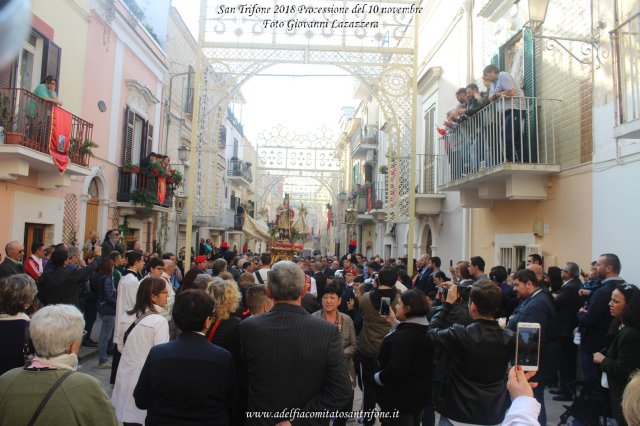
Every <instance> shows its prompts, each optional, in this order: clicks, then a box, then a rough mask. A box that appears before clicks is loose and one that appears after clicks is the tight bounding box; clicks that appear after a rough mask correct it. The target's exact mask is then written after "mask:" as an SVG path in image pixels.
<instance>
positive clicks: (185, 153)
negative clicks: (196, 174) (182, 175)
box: [178, 144, 191, 165]
mask: <svg viewBox="0 0 640 426" xmlns="http://www.w3.org/2000/svg"><path fill="white" fill-rule="evenodd" d="M190 151H191V148H189V145H184V144H183V145H180V147H178V159H179V160H180V162H181V163H182V164H183V165H184V163H186V162H187V160H189V152H190Z"/></svg>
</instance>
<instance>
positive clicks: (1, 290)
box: [0, 274, 38, 374]
mask: <svg viewBox="0 0 640 426" xmlns="http://www.w3.org/2000/svg"><path fill="white" fill-rule="evenodd" d="M36 293H38V291H37V289H36V283H35V281H34V280H33V278H31V277H30V276H29V275H27V274H16V275H11V276H9V277H7V278H4V279H1V280H0V341H1V342H2V346H0V374H4V373H5V372H7V371H9V370H11V369H12V368H16V367H22V366H24V364H25V361H26V360H27V357H28V356H29V355H30V354H33V347H32V346H31V345H30V343H29V317H28V316H27V314H25V313H24V311H25V310H26V309H28V308H29V307H30V306H31V304H32V303H33V301H34V299H35V297H36Z"/></svg>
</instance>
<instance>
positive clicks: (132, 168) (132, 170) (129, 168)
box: [122, 163, 140, 174]
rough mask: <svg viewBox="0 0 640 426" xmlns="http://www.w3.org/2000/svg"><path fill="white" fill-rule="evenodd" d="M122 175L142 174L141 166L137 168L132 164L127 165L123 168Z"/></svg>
mask: <svg viewBox="0 0 640 426" xmlns="http://www.w3.org/2000/svg"><path fill="white" fill-rule="evenodd" d="M122 173H131V174H134V173H140V166H136V165H134V164H132V163H126V164H125V165H124V166H122Z"/></svg>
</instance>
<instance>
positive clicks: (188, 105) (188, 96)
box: [184, 65, 195, 114]
mask: <svg viewBox="0 0 640 426" xmlns="http://www.w3.org/2000/svg"><path fill="white" fill-rule="evenodd" d="M194 82H195V71H194V69H193V67H192V66H191V65H189V74H187V87H186V93H185V97H184V112H185V113H186V114H193V98H194Z"/></svg>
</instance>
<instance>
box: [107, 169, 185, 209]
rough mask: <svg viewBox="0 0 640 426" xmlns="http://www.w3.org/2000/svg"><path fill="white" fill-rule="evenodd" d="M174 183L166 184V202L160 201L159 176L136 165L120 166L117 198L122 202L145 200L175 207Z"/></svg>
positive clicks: (158, 204) (143, 202)
mask: <svg viewBox="0 0 640 426" xmlns="http://www.w3.org/2000/svg"><path fill="white" fill-rule="evenodd" d="M173 192H174V185H172V184H167V185H166V193H165V198H164V203H162V204H160V202H159V201H158V178H157V177H155V176H153V175H152V174H150V173H149V172H148V171H147V170H145V169H141V168H140V167H137V166H135V167H134V168H133V169H131V168H126V167H120V168H119V169H118V193H117V194H116V199H117V200H118V201H120V202H133V203H134V204H139V205H140V204H142V205H144V204H145V202H146V203H148V204H153V205H156V206H160V207H166V208H171V207H173Z"/></svg>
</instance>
